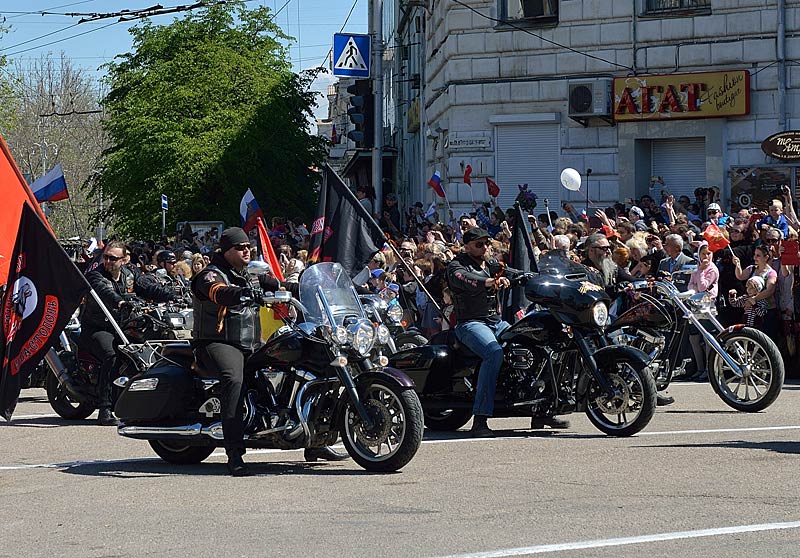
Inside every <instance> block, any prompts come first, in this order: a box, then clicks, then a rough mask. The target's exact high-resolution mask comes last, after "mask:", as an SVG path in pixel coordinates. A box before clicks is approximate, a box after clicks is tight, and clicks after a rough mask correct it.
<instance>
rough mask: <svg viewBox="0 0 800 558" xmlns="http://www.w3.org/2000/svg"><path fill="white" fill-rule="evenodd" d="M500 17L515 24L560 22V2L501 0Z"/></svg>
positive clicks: (548, 0) (554, 0)
mask: <svg viewBox="0 0 800 558" xmlns="http://www.w3.org/2000/svg"><path fill="white" fill-rule="evenodd" d="M500 17H501V18H502V19H506V20H509V21H515V22H516V21H520V20H521V21H529V22H532V23H536V22H541V23H552V22H558V0H500Z"/></svg>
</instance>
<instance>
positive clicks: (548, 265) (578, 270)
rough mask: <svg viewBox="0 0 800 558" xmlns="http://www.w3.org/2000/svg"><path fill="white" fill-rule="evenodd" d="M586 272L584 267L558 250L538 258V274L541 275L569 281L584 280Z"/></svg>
mask: <svg viewBox="0 0 800 558" xmlns="http://www.w3.org/2000/svg"><path fill="white" fill-rule="evenodd" d="M586 272H587V269H586V266H584V265H582V264H579V263H577V262H574V261H572V260H571V259H569V258H568V257H567V256H566V255H565V254H564V253H562V252H561V251H559V250H552V251H550V252H547V253H546V254H542V257H541V258H539V273H540V274H542V275H556V276H559V277H567V278H569V279H585V276H586ZM580 276H584V277H580Z"/></svg>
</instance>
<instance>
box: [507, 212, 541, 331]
mask: <svg viewBox="0 0 800 558" xmlns="http://www.w3.org/2000/svg"><path fill="white" fill-rule="evenodd" d="M528 227H530V225H529V224H528V216H527V215H525V214H524V213H523V212H522V209H521V208H520V207H519V202H515V203H514V230H513V231H512V232H511V250H510V253H509V255H508V256H509V258H508V259H509V262H508V265H509V266H511V267H513V268H514V269H519V270H521V271H539V268H538V267H537V265H536V258H535V257H534V253H533V241H532V240H531V231H530V229H529V228H528ZM509 291H510V293H509V294H507V295H506V297H505V299H506V300H505V303H504V304H503V319H504V320H505V321H507V322H508V323H510V324H513V323H514V322H515V321H516V314H517V312H519V311H520V310H521V309H522V308H525V307H526V306H527V305H528V302H527V300H526V299H525V288H524V287H515V288H513V289H510V290H509Z"/></svg>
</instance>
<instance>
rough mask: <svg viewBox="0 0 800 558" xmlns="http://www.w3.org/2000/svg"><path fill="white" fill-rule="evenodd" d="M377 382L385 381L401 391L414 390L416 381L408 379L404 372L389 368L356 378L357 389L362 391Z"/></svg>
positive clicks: (366, 373)
mask: <svg viewBox="0 0 800 558" xmlns="http://www.w3.org/2000/svg"><path fill="white" fill-rule="evenodd" d="M375 380H383V381H384V382H386V383H389V384H391V385H393V386H395V387H397V388H400V389H414V388H415V385H414V380H412V379H411V378H410V377H408V375H407V374H405V373H404V372H403V371H402V370H398V369H397V368H391V367H389V366H387V367H386V368H384V369H383V370H376V371H371V372H365V373H364V374H359V375H358V376H356V377H355V383H356V389H358V390H359V391H360V389H361V388H362V387H366V386H368V385H369V384H370V383H372V382H373V381H375Z"/></svg>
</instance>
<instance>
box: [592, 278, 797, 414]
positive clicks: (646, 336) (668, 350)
mask: <svg viewBox="0 0 800 558" xmlns="http://www.w3.org/2000/svg"><path fill="white" fill-rule="evenodd" d="M632 288H633V291H632V292H631V296H632V298H633V303H632V304H631V305H630V308H629V309H628V310H626V311H625V312H623V313H622V314H620V316H619V317H618V318H617V319H616V320H614V321H613V322H612V323H611V324H610V325H609V327H608V329H607V332H608V334H609V336H611V338H612V339H613V340H614V341H615V342H616V343H618V344H621V345H627V346H631V347H636V348H638V349H641V350H643V351H644V352H645V353H647V354H648V357H649V358H650V367H649V368H650V371H651V373H652V374H653V376H654V378H655V380H656V384H657V385H658V388H659V389H666V387H667V386H668V385H669V384H670V382H671V381H672V378H673V376H676V375H679V374H682V373H683V372H684V371H685V368H686V365H687V364H688V363H689V362H691V359H683V358H681V355H682V354H683V348H684V347H686V345H687V343H688V341H689V331H690V326H694V328H695V329H696V331H697V332H698V333H699V334H700V335H701V336H702V337H703V339H704V340H705V342H706V344H707V345H708V346H710V347H711V348H712V351H711V352H710V354H709V361H708V362H707V363H706V366H707V369H708V379H709V382H710V383H711V387H712V388H713V389H714V392H715V393H716V394H717V395H718V396H719V397H720V399H722V401H724V402H725V404H726V405H728V406H730V407H732V408H734V409H736V410H738V411H746V412H756V411H761V410H763V409H766V408H767V407H769V406H770V405H771V404H772V403H773V402H774V401H775V400H776V399H777V398H778V395H780V392H781V389H782V388H783V380H784V375H785V370H784V366H783V359H782V358H781V354H780V351H779V350H778V347H777V345H775V342H774V341H772V339H770V338H769V337H767V335H765V334H764V333H763V332H761V331H759V330H757V329H754V328H751V327H745V326H743V325H736V326H732V327H728V328H726V327H725V326H723V325H722V324H721V323H720V322H719V320H717V318H716V307H715V301H714V299H713V298H711V297H710V296H708V294H707V293H695V292H694V291H686V292H680V291H679V290H678V289H677V288H676V287H675V285H673V284H672V283H671V282H669V281H666V280H665V281H656V280H654V279H651V280H649V281H637V282H635V283H633V284H632ZM700 320H708V321H709V322H711V324H712V327H713V329H714V331H709V330H708V329H707V328H706V327H704V326H703V322H701V321H700ZM698 364H699V363H698Z"/></svg>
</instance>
